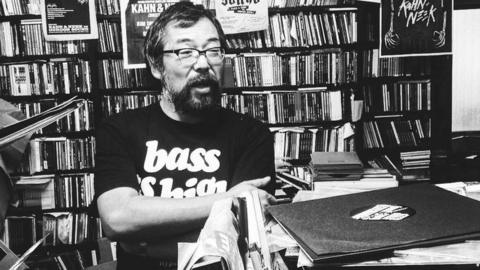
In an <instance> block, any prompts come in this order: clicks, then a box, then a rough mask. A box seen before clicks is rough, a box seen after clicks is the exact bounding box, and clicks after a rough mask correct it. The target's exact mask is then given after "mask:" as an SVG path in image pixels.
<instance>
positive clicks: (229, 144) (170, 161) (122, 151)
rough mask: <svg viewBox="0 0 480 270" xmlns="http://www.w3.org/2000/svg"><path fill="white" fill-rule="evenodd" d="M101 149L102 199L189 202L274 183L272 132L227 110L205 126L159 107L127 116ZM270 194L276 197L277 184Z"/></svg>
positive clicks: (113, 124)
mask: <svg viewBox="0 0 480 270" xmlns="http://www.w3.org/2000/svg"><path fill="white" fill-rule="evenodd" d="M96 144H97V146H96V149H97V151H96V158H95V162H96V164H95V192H96V195H97V196H98V195H100V194H102V193H104V192H106V191H108V190H111V189H114V188H117V187H132V188H134V189H136V190H139V191H140V192H141V194H143V195H144V196H160V197H166V198H186V197H196V196H203V195H208V194H213V193H218V192H225V191H226V190H228V189H229V188H231V187H232V186H234V185H236V184H237V183H239V182H241V181H244V180H249V179H255V178H260V177H264V176H271V177H272V179H274V178H273V177H274V156H273V136H272V134H271V133H270V131H269V130H268V127H266V126H265V125H264V124H262V123H261V122H259V121H257V120H255V119H253V118H251V117H249V116H246V115H242V114H238V113H235V112H233V111H229V110H226V109H223V108H219V109H218V111H217V112H216V113H214V114H212V116H211V117H209V118H208V120H206V121H205V122H202V123H199V124H188V123H184V122H179V121H175V120H173V119H171V118H169V117H168V116H167V115H165V113H164V112H163V110H162V109H161V107H160V106H159V104H154V105H151V106H148V107H145V108H140V109H136V110H132V111H126V112H123V113H120V114H118V115H115V116H113V117H111V118H110V119H109V120H108V121H107V122H106V123H104V124H103V125H102V127H101V128H100V129H99V130H98V131H97V134H96ZM266 190H267V191H269V192H270V193H271V194H273V190H274V181H271V182H270V185H269V186H268V187H267V188H266ZM120 253H121V252H120ZM120 253H119V254H118V255H119V256H121V254H120ZM118 259H119V262H120V261H121V258H120V257H119V258H118Z"/></svg>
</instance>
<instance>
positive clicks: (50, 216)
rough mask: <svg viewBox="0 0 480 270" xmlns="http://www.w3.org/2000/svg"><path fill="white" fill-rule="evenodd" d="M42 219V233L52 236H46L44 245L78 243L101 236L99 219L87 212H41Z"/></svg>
mask: <svg viewBox="0 0 480 270" xmlns="http://www.w3.org/2000/svg"><path fill="white" fill-rule="evenodd" d="M42 219H43V224H42V225H43V226H42V228H43V230H42V232H43V235H47V234H48V233H51V236H52V237H47V239H46V240H45V245H53V246H56V245H63V244H65V245H71V244H79V243H82V242H84V241H85V240H89V241H93V240H96V239H98V238H100V237H102V229H101V225H100V219H99V218H95V217H91V216H89V215H88V214H87V213H72V212H49V213H43V216H42Z"/></svg>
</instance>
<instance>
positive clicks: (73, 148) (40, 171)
mask: <svg viewBox="0 0 480 270" xmlns="http://www.w3.org/2000/svg"><path fill="white" fill-rule="evenodd" d="M27 4H28V5H27ZM40 4H41V1H38V0H30V1H17V0H7V1H2V3H1V4H0V33H1V35H0V98H2V99H5V100H7V101H9V102H11V103H12V104H14V105H16V106H17V107H18V108H19V109H20V110H21V111H22V112H23V113H24V114H25V116H26V117H31V116H34V115H36V114H38V113H40V112H42V111H44V110H46V109H49V108H51V107H53V106H55V105H57V104H59V103H60V102H62V101H64V100H67V99H69V98H71V97H73V96H79V97H81V98H83V99H85V101H84V106H82V107H81V108H80V109H77V110H75V111H74V112H73V113H71V114H70V115H68V116H67V117H64V118H63V119H61V120H59V121H57V122H55V123H53V124H51V125H49V126H47V127H45V128H43V129H42V130H38V131H37V132H36V133H35V134H33V135H32V138H31V140H30V143H29V146H28V147H27V151H26V153H25V155H24V160H23V161H22V164H21V165H20V166H19V168H17V170H16V171H15V172H14V173H12V174H11V175H12V177H15V178H19V179H20V180H19V182H18V185H16V190H15V193H16V194H17V196H18V198H19V206H18V207H11V208H10V209H9V210H8V212H7V219H6V221H5V232H6V233H5V234H4V235H3V237H2V240H3V241H4V242H6V243H8V245H9V246H10V248H11V249H12V250H13V251H14V252H15V253H17V254H22V253H23V252H24V251H25V250H26V249H27V248H28V247H30V246H31V245H32V244H33V243H34V242H36V241H37V240H38V239H40V238H42V237H43V236H44V235H46V234H47V233H49V232H51V233H52V235H51V237H48V238H47V240H46V242H45V244H44V245H43V246H42V247H40V248H39V249H38V250H37V251H35V253H34V254H33V256H31V257H30V258H29V260H28V265H29V266H31V268H32V269H62V268H61V267H60V266H61V263H60V261H63V263H64V264H67V265H69V264H70V261H74V262H80V260H82V261H83V260H85V261H86V262H88V261H89V260H90V263H91V260H92V251H95V250H96V249H98V248H97V247H96V239H98V238H99V237H101V236H102V232H101V227H100V224H99V219H98V218H96V217H94V216H91V215H90V213H89V209H88V206H89V205H90V203H91V201H92V199H93V193H94V192H93V168H94V158H93V156H94V147H95V138H94V133H93V131H94V127H95V122H96V121H97V120H98V119H99V118H97V116H96V115H95V113H94V107H95V102H94V100H95V95H94V94H93V93H92V92H93V91H92V90H93V89H94V87H95V85H96V84H95V82H94V81H95V80H96V77H95V73H96V70H97V67H96V64H95V60H94V59H95V57H94V56H95V55H94V54H92V53H91V48H95V47H96V42H92V41H86V40H80V41H71V42H46V41H45V40H44V39H43V36H42V33H41V20H40V15H39V14H40V10H39V8H40ZM22 180H27V182H28V183H29V184H27V185H22V184H20V183H21V182H22ZM28 180H33V181H34V182H37V183H36V184H31V183H32V181H28ZM39 181H40V183H38V182H39ZM62 258H63V259H62ZM69 269H80V268H69Z"/></svg>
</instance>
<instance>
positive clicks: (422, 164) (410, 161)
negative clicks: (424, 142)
mask: <svg viewBox="0 0 480 270" xmlns="http://www.w3.org/2000/svg"><path fill="white" fill-rule="evenodd" d="M400 160H401V162H402V168H403V170H406V171H408V170H416V169H428V168H429V167H430V150H419V151H408V152H400Z"/></svg>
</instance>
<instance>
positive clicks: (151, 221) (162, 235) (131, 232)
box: [98, 177, 274, 242]
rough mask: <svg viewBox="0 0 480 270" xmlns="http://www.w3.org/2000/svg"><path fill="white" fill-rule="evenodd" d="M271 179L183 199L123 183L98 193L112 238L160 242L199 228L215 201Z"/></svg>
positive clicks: (259, 186)
mask: <svg viewBox="0 0 480 270" xmlns="http://www.w3.org/2000/svg"><path fill="white" fill-rule="evenodd" d="M269 181H270V177H265V178H261V179H255V180H250V181H243V182H241V183H239V184H237V185H236V186H234V187H232V188H231V189H230V190H228V191H227V192H225V193H218V194H213V195H208V196H203V197H195V198H184V199H170V198H160V197H147V196H141V195H139V194H138V192H137V191H136V190H135V189H133V188H129V187H120V188H115V189H112V190H109V191H107V192H104V193H103V194H101V195H100V196H99V198H98V210H99V214H100V217H101V219H102V224H103V226H104V230H105V234H106V235H107V236H108V237H109V238H110V239H112V240H117V241H126V242H129V241H135V242H140V241H146V242H158V241H161V240H165V239H168V238H172V237H173V238H176V237H175V236H178V235H181V234H185V233H188V232H191V231H192V230H196V229H200V228H201V227H202V226H203V224H204V223H205V220H206V218H207V217H208V214H209V212H210V208H211V206H212V205H213V203H214V202H215V201H217V200H219V199H222V198H226V197H230V196H237V195H239V194H240V193H242V192H245V191H248V190H252V189H258V188H261V187H264V186H265V185H267V184H268V183H269ZM259 192H261V194H262V196H263V197H264V198H265V200H264V202H263V203H264V204H267V203H268V202H267V200H271V201H273V200H274V198H273V196H271V195H269V194H268V193H267V192H265V191H263V190H260V191H259Z"/></svg>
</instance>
